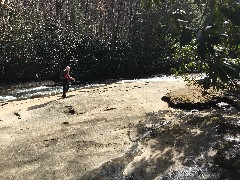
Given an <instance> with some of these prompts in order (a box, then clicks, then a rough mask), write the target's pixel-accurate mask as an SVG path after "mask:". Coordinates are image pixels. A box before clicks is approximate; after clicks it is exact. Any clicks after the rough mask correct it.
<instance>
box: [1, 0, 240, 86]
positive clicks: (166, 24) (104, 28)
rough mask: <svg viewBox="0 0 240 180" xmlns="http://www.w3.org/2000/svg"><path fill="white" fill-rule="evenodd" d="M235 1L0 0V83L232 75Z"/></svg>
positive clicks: (221, 79)
mask: <svg viewBox="0 0 240 180" xmlns="http://www.w3.org/2000/svg"><path fill="white" fill-rule="evenodd" d="M239 25H240V5H239V0H178V1H175V0H168V1H167V0H71V1H70V0H14V1H13V0H0V82H1V83H13V82H23V81H32V80H38V81H39V80H46V79H48V80H49V79H52V80H59V79H60V75H61V72H62V70H63V69H64V68H65V66H66V65H70V66H71V67H72V69H73V72H72V75H73V76H75V77H76V78H77V79H78V80H80V81H81V82H86V81H95V80H105V79H116V78H127V77H128V78H129V77H137V76H147V75H152V74H159V73H176V74H180V73H186V72H205V73H206V74H207V77H208V79H207V80H206V81H205V83H204V85H205V86H206V87H209V86H214V87H223V86H226V84H227V86H228V87H234V86H235V84H236V83H235V82H236V81H235V80H236V79H239V72H240V61H239V55H240V52H239V48H240V31H239V30H240V28H239Z"/></svg>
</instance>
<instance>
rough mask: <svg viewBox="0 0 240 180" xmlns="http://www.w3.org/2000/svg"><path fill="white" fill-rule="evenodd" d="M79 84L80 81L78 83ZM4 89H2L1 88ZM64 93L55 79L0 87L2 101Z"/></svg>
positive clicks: (173, 78) (153, 79) (74, 87)
mask: <svg viewBox="0 0 240 180" xmlns="http://www.w3.org/2000/svg"><path fill="white" fill-rule="evenodd" d="M178 80H183V79H182V78H181V77H179V76H167V75H157V76H155V77H151V78H144V79H132V80H113V81H109V82H115V83H131V82H158V81H178ZM109 82H107V81H106V82H96V83H92V84H80V85H76V84H73V85H70V88H69V91H74V90H79V89H83V88H93V87H99V86H105V85H106V84H109ZM78 84H79V83H78ZM1 89H2V90H1ZM61 93H62V86H60V85H55V83H54V82H53V81H44V82H34V83H25V84H22V85H21V84H19V85H18V86H13V87H10V88H4V87H2V88H0V101H14V100H22V99H28V98H34V97H41V96H49V95H56V94H61Z"/></svg>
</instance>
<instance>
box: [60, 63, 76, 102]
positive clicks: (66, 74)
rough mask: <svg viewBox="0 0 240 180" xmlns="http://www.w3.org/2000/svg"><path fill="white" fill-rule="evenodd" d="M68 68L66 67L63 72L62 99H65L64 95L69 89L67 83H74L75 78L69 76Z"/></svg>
mask: <svg viewBox="0 0 240 180" xmlns="http://www.w3.org/2000/svg"><path fill="white" fill-rule="evenodd" d="M70 69H71V68H70V67H69V66H67V67H66V69H64V70H63V95H62V97H63V98H66V93H67V92H68V89H69V83H70V82H71V81H74V82H75V78H73V77H71V76H70V74H69V73H70Z"/></svg>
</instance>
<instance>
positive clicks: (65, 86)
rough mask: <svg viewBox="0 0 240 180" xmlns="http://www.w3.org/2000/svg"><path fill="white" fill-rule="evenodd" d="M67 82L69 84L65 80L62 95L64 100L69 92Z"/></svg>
mask: <svg viewBox="0 0 240 180" xmlns="http://www.w3.org/2000/svg"><path fill="white" fill-rule="evenodd" d="M67 82H68V81H67V80H66V79H64V80H63V95H62V97H63V98H65V97H66V92H67Z"/></svg>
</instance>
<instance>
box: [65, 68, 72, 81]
mask: <svg viewBox="0 0 240 180" xmlns="http://www.w3.org/2000/svg"><path fill="white" fill-rule="evenodd" d="M63 76H64V79H67V80H69V81H70V80H72V78H71V77H70V75H69V72H68V71H67V70H65V71H64V74H63Z"/></svg>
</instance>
